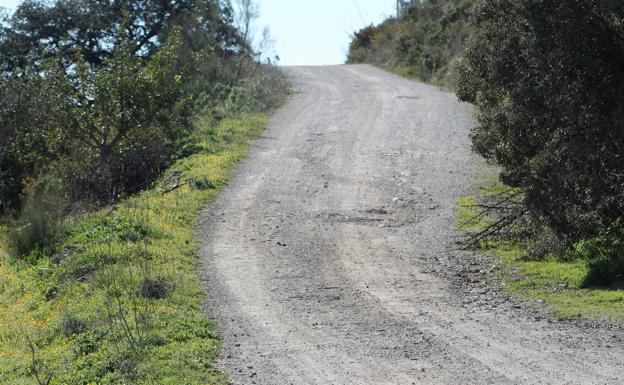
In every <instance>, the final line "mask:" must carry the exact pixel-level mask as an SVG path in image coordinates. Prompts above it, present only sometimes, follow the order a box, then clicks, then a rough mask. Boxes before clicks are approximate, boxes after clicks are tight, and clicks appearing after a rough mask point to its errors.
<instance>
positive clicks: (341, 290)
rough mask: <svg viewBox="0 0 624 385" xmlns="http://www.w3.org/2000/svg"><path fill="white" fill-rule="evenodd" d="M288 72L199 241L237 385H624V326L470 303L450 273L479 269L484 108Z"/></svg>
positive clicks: (354, 75) (390, 84)
mask: <svg viewBox="0 0 624 385" xmlns="http://www.w3.org/2000/svg"><path fill="white" fill-rule="evenodd" d="M287 73H288V75H289V77H290V78H291V79H292V82H293V84H294V89H295V94H294V96H293V97H292V99H291V100H290V102H289V103H288V104H287V105H286V106H285V107H284V108H282V109H281V110H280V111H279V112H278V113H277V114H276V115H275V116H274V118H273V120H272V122H271V125H270V128H269V129H268V130H267V131H266V132H265V134H264V135H263V136H262V137H261V138H260V139H259V140H258V141H257V142H256V143H255V145H254V147H253V150H252V152H251V154H250V157H249V158H248V159H247V161H245V162H244V163H243V164H242V165H241V167H240V168H239V169H238V170H237V172H236V174H235V176H234V177H233V179H232V181H231V184H230V186H229V187H228V188H227V189H226V190H225V191H224V192H223V193H222V194H221V196H220V198H219V199H218V200H217V201H216V202H215V203H214V204H212V205H210V206H209V207H207V208H206V209H205V210H204V212H203V213H202V221H203V224H202V225H201V226H200V228H199V229H198V232H199V237H200V240H201V245H202V247H201V253H200V257H201V262H202V266H203V267H202V272H203V273H202V274H203V276H204V277H203V278H204V281H205V287H206V292H207V296H208V298H207V309H206V310H207V311H208V313H209V314H210V315H211V316H213V317H214V320H215V322H216V324H217V325H218V328H219V332H220V333H221V336H222V340H223V347H222V350H223V351H222V356H221V358H220V359H219V362H218V363H219V367H220V369H222V370H224V371H225V372H227V373H228V374H229V375H230V378H231V382H232V383H233V384H265V385H287V384H302V385H303V384H305V385H310V384H319V385H321V384H322V385H327V384H345V385H347V384H349V385H352V384H371V385H373V384H374V385H381V384H392V385H400V384H436V385H440V384H458V385H466V384H471V385H474V384H476V385H478V384H505V385H508V384H578V385H591V384H601V385H602V384H618V385H620V384H622V383H623V382H622V381H623V379H624V366H623V362H624V349H623V347H624V344H623V342H622V338H621V337H622V333H621V332H620V331H619V330H616V329H611V330H609V329H603V328H595V329H591V328H589V329H588V328H584V327H582V326H579V325H576V324H573V323H558V322H554V323H550V322H549V321H548V320H545V319H539V318H536V317H535V316H534V315H532V314H531V312H529V311H526V310H522V309H514V308H513V307H512V305H511V304H510V303H507V302H505V301H498V302H496V301H494V300H492V301H490V302H489V303H488V302H487V301H485V302H484V301H479V302H474V303H471V301H467V300H466V299H467V297H466V296H464V294H463V292H462V291H458V290H456V289H454V288H453V287H452V286H453V285H452V283H451V281H450V280H449V279H447V278H446V277H445V274H443V270H445V269H447V268H449V269H450V268H452V267H453V266H462V264H464V263H466V262H465V260H464V258H466V256H465V255H463V254H462V253H460V252H458V251H457V247H456V246H455V241H456V240H457V239H458V237H459V236H460V235H459V234H458V231H457V229H456V224H455V220H454V209H455V207H456V201H457V199H458V197H460V196H462V195H463V194H466V193H468V191H469V186H470V185H471V184H472V183H473V180H474V178H475V175H477V173H478V172H480V170H482V167H483V165H482V161H481V160H480V159H479V158H477V157H476V156H475V155H473V154H472V153H471V152H470V144H469V139H468V129H469V127H470V126H471V124H473V122H472V120H471V118H470V110H469V108H470V107H469V106H466V105H461V104H459V103H458V102H457V101H456V97H455V96H454V95H452V94H450V93H446V92H442V91H440V90H438V89H437V88H435V87H432V86H428V85H423V84H419V83H416V82H411V81H408V80H404V79H401V78H399V77H397V76H394V75H390V74H387V73H385V72H383V71H380V70H378V69H375V68H373V67H370V66H365V65H358V66H332V67H303V68H289V69H287ZM466 295H467V294H466ZM484 295H486V296H488V295H489V293H485V294H484ZM495 297H496V296H495V295H494V296H493V298H495ZM614 330H615V331H614Z"/></svg>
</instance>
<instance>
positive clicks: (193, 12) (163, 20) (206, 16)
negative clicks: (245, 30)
mask: <svg viewBox="0 0 624 385" xmlns="http://www.w3.org/2000/svg"><path fill="white" fill-rule="evenodd" d="M231 19H232V14H231V10H230V9H229V7H227V6H224V5H223V4H222V3H221V2H220V1H218V0H132V1H125V0H124V1H121V0H56V1H54V2H53V3H49V2H47V1H43V0H25V1H23V2H22V3H20V5H19V6H18V8H17V9H16V11H15V13H14V15H13V16H12V17H11V18H10V19H9V20H8V25H5V27H4V28H3V30H2V32H0V65H1V66H2V68H0V69H4V70H5V71H7V70H9V71H10V70H12V69H14V68H16V67H22V68H23V67H24V66H25V65H26V64H30V65H38V64H40V62H39V61H38V60H35V61H33V60H32V58H39V59H41V58H51V57H60V58H62V59H63V60H64V64H65V66H66V67H69V66H71V65H72V64H74V62H73V58H74V51H75V50H79V51H80V53H81V57H82V58H84V61H85V62H86V63H88V64H90V65H93V66H100V65H102V64H103V63H104V61H105V60H106V59H109V58H111V57H112V55H113V47H117V46H119V44H120V42H121V41H125V42H132V47H131V48H130V50H131V52H132V53H133V54H135V55H137V56H140V57H144V58H148V57H150V56H152V55H153V54H154V53H155V52H156V51H157V50H158V48H159V47H160V46H161V45H162V44H163V42H164V41H165V40H166V39H167V36H168V34H169V33H170V31H172V30H173V28H176V27H177V26H179V27H180V28H181V34H182V37H183V40H184V41H185V44H187V45H188V46H190V47H192V48H193V49H194V50H201V49H205V48H208V47H209V48H210V49H214V50H215V52H217V53H219V54H221V55H231V54H234V53H236V52H237V51H238V50H239V48H240V46H241V44H242V42H241V40H240V37H239V34H238V33H237V31H236V29H235V28H234V26H233V25H232V20H231ZM5 24H6V23H5Z"/></svg>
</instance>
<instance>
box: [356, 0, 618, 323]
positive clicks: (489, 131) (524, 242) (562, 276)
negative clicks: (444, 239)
mask: <svg viewBox="0 0 624 385" xmlns="http://www.w3.org/2000/svg"><path fill="white" fill-rule="evenodd" d="M348 62H350V63H361V62H362V63H371V64H375V65H378V66H380V67H382V68H386V69H389V70H391V71H393V72H397V73H399V74H402V75H406V76H411V77H415V78H417V79H420V80H424V81H427V82H432V83H435V84H440V85H443V86H445V87H448V88H452V89H454V90H456V91H457V94H458V96H459V98H460V99H461V100H462V101H465V102H469V103H472V104H473V105H475V106H476V120H477V125H476V127H475V128H473V130H472V134H471V137H472V143H473V148H474V150H475V151H476V152H477V153H478V154H480V155H482V156H483V157H484V158H485V159H486V160H487V161H488V162H491V163H492V164H494V165H496V166H497V167H499V170H500V179H499V181H500V184H497V185H496V186H497V187H496V189H497V190H500V191H498V192H499V193H500V194H498V195H496V194H494V195H492V194H491V192H490V193H488V195H489V196H488V197H487V200H486V202H485V203H483V202H481V203H480V204H477V205H475V202H474V199H475V198H474V197H473V198H466V199H465V200H463V201H462V202H460V204H462V205H463V206H464V207H463V208H462V209H460V212H459V215H460V216H465V215H467V214H469V213H470V212H471V210H474V209H475V208H477V209H479V210H480V211H478V212H477V213H473V214H476V219H477V221H478V222H479V223H480V226H482V227H483V228H482V229H481V231H477V232H476V233H474V234H473V237H472V238H471V239H470V241H469V242H471V243H474V244H476V245H480V246H484V245H485V246H487V247H492V245H496V247H494V249H496V250H500V247H502V246H501V245H503V246H504V247H505V248H507V249H508V250H505V252H504V253H502V254H504V255H506V256H508V258H506V260H507V261H508V262H510V263H512V264H513V265H515V266H516V268H517V270H518V271H519V272H520V273H521V274H520V275H519V276H515V277H516V278H517V280H516V281H514V282H515V283H513V284H512V286H513V287H517V288H518V289H519V290H520V289H522V290H521V291H522V292H523V293H525V294H526V295H527V296H529V297H534V298H542V299H545V300H548V301H549V302H550V303H552V304H554V305H555V307H556V308H557V309H559V310H557V311H558V312H559V313H561V314H565V315H574V314H585V315H595V314H599V315H611V316H613V317H615V318H620V319H621V316H620V315H619V310H617V307H618V306H621V299H622V288H624V224H623V221H624V157H622V148H624V131H623V130H622V126H623V125H624V107H623V106H622V103H620V102H619V99H620V94H621V90H622V88H623V87H624V72H623V71H622V70H621V69H622V68H624V5H623V3H622V2H617V1H596V0H574V1H569V2H565V3H557V2H534V1H530V0H524V1H512V0H496V1H485V0H435V1H434V0H428V1H416V0H414V1H403V2H402V6H401V11H400V17H399V18H398V19H397V18H389V19H388V20H386V21H384V22H383V23H381V24H380V25H377V26H369V27H366V28H364V29H362V30H361V31H358V32H357V33H355V35H354V37H353V40H352V42H351V47H350V50H349V56H348ZM471 202H472V203H473V204H472V205H471V204H469V203H471ZM463 226H467V225H466V224H464V225H463ZM509 256H513V257H509ZM549 287H557V288H558V289H557V292H556V293H554V292H550V291H549V289H548V288H549ZM553 293H554V294H553ZM609 309H611V310H609Z"/></svg>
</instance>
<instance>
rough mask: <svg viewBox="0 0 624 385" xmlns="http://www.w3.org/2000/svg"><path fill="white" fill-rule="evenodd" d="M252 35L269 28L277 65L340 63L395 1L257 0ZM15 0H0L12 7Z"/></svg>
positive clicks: (5, 5) (389, 10)
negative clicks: (364, 29) (353, 39)
mask: <svg viewBox="0 0 624 385" xmlns="http://www.w3.org/2000/svg"><path fill="white" fill-rule="evenodd" d="M257 2H258V3H259V7H260V18H259V20H258V21H257V22H256V26H255V27H256V28H255V29H256V30H257V33H256V35H257V36H258V38H259V36H260V35H261V34H262V33H261V31H262V29H264V27H265V26H268V27H269V30H270V32H271V37H272V39H273V40H274V44H273V46H274V50H275V53H276V54H277V55H278V56H279V57H280V63H279V64H281V65H323V64H340V63H344V61H345V59H346V54H347V50H348V48H349V42H350V36H351V35H352V34H353V32H355V31H357V30H359V29H360V28H362V27H364V26H366V25H369V24H376V23H378V22H380V21H382V20H383V19H384V18H385V16H388V15H391V14H393V13H394V12H395V9H396V8H395V7H396V2H395V0H257ZM17 3H19V0H0V7H6V8H9V9H12V8H14V7H15V5H16V4H17Z"/></svg>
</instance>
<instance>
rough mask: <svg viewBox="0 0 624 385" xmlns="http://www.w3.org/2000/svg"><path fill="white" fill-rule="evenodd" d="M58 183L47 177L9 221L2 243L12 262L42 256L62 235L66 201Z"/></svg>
mask: <svg viewBox="0 0 624 385" xmlns="http://www.w3.org/2000/svg"><path fill="white" fill-rule="evenodd" d="M58 183H59V181H58V180H55V179H53V178H47V179H45V180H43V181H42V182H41V183H39V185H37V186H35V189H34V191H32V192H31V194H30V196H29V197H28V199H27V200H26V202H25V204H24V207H23V208H22V210H21V213H20V215H19V217H18V218H17V219H15V220H12V221H11V222H10V226H9V229H8V231H7V234H6V239H5V240H4V241H5V242H6V245H7V248H8V251H9V252H10V254H11V256H12V257H13V258H14V259H23V258H26V257H29V256H30V257H34V258H36V257H38V256H40V255H42V254H45V253H46V252H47V251H49V249H50V248H51V247H53V246H54V245H55V242H56V241H57V238H58V236H59V235H61V233H62V230H63V216H64V214H65V212H64V210H65V208H66V207H67V201H66V200H65V199H64V197H63V195H62V194H61V193H60V186H59V185H58Z"/></svg>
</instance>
